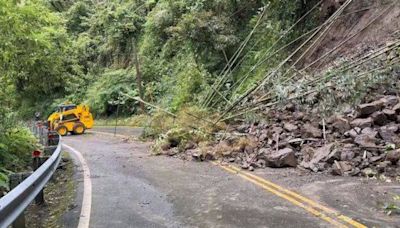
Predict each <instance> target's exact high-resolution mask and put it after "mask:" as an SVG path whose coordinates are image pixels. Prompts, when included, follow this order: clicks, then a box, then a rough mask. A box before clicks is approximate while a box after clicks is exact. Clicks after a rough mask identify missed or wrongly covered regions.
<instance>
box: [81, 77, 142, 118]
mask: <svg viewBox="0 0 400 228" xmlns="http://www.w3.org/2000/svg"><path fill="white" fill-rule="evenodd" d="M134 83H135V73H134V72H133V71H132V70H108V71H106V72H104V73H103V74H102V75H101V76H100V77H99V78H98V80H97V81H96V82H94V83H93V84H92V85H91V86H90V87H89V89H88V92H87V95H86V97H87V100H86V102H85V103H88V104H91V108H92V110H93V111H94V113H97V114H100V115H101V114H108V115H111V114H112V113H114V112H115V111H116V108H117V107H116V105H114V104H110V102H112V101H117V100H119V98H120V96H121V93H128V94H130V95H131V96H137V92H136V90H135V84H134ZM136 103H137V102H136V101H128V102H126V103H125V104H124V105H123V106H122V107H121V109H120V111H121V113H125V114H131V113H134V112H135V111H136V108H137V105H136Z"/></svg>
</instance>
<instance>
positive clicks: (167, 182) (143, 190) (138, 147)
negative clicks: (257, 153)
mask: <svg viewBox="0 0 400 228" xmlns="http://www.w3.org/2000/svg"><path fill="white" fill-rule="evenodd" d="M94 131H96V132H106V133H105V134H101V133H90V132H89V133H87V134H85V135H83V136H68V137H64V138H63V140H64V143H65V144H66V145H68V146H70V147H73V148H74V149H75V150H76V151H78V152H79V153H81V154H82V156H83V158H84V159H85V161H86V162H87V166H88V169H90V173H91V175H90V181H91V184H92V186H91V195H90V197H91V210H90V227H332V224H331V223H328V222H326V221H325V220H323V219H321V218H320V217H318V216H315V215H313V214H312V213H310V212H309V211H307V210H305V209H304V208H302V207H299V206H296V205H294V204H293V203H292V202H290V201H288V200H285V199H284V198H282V197H277V195H275V194H271V193H270V192H267V191H265V189H263V188H260V187H259V186H257V185H256V184H254V183H252V182H251V181H249V180H246V179H244V178H242V177H240V176H238V175H234V174H232V173H229V172H226V171H225V170H223V169H221V168H220V167H218V166H215V165H212V164H211V163H197V162H187V161H186V162H185V161H182V160H179V159H175V158H170V157H162V156H161V157H158V156H150V155H149V154H150V153H149V145H148V144H147V143H142V142H137V141H133V140H128V139H124V138H123V137H112V136H111V134H110V132H112V130H111V129H109V128H97V129H95V130H94ZM107 132H108V133H107ZM139 133H140V130H132V129H128V128H126V129H125V130H123V131H122V130H121V131H119V135H123V134H126V135H129V136H137V134H139ZM67 151H68V149H67ZM78 163H79V162H78V161H77V164H78ZM78 171H82V170H81V169H79V168H78ZM255 174H257V175H258V176H260V177H264V178H265V179H270V180H272V181H274V182H275V183H278V184H280V185H281V186H284V187H286V188H289V189H292V190H295V191H297V192H300V193H301V194H303V195H305V196H307V197H310V198H311V199H313V200H315V201H317V202H321V203H323V204H324V205H327V206H329V207H332V208H335V209H337V210H339V211H340V212H342V213H344V214H345V215H348V216H350V217H352V218H354V219H356V220H357V221H359V222H362V223H363V224H366V225H368V226H378V227H399V224H400V220H399V217H389V216H386V215H385V214H384V213H382V212H381V211H380V210H379V208H378V207H377V206H378V205H377V203H376V202H377V200H387V199H388V196H389V195H390V194H392V193H393V194H398V193H400V188H399V186H398V185H394V184H390V183H387V184H385V183H382V182H376V181H365V180H361V179H355V178H352V179H348V178H326V177H322V176H316V175H312V176H309V175H304V174H302V173H299V171H297V170H295V169H284V170H276V169H275V170H274V169H266V170H259V171H257V172H256V173H255ZM82 176H83V175H82V174H79V172H78V174H77V175H76V177H77V178H79V180H78V183H80V185H79V186H80V187H79V189H78V194H77V205H78V206H77V207H76V208H75V209H80V206H79V204H80V201H82V194H83V192H84V191H83V190H82V188H83V181H82ZM374 197H375V198H374ZM76 214H77V213H76V210H75V213H72V215H71V214H69V215H68V216H67V218H68V219H69V220H74V219H73V218H71V216H73V215H75V216H76ZM78 220H79V218H77V219H75V222H71V221H70V222H67V223H65V224H66V226H67V227H76V224H77V222H78Z"/></svg>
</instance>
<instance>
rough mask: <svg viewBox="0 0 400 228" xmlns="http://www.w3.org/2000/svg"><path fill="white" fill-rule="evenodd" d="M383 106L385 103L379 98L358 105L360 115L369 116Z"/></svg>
mask: <svg viewBox="0 0 400 228" xmlns="http://www.w3.org/2000/svg"><path fill="white" fill-rule="evenodd" d="M383 106H384V103H383V102H382V101H379V100H378V101H374V102H372V103H368V104H361V105H359V106H357V112H358V117H367V116H369V115H371V114H372V113H374V112H376V111H379V110H381V108H382V107H383Z"/></svg>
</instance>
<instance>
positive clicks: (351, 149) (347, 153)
mask: <svg viewBox="0 0 400 228" xmlns="http://www.w3.org/2000/svg"><path fill="white" fill-rule="evenodd" d="M355 156H356V153H355V146H354V144H348V145H344V146H342V147H341V153H340V160H341V161H351V160H352V159H353V158H355Z"/></svg>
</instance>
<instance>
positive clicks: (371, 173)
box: [361, 168, 377, 177]
mask: <svg viewBox="0 0 400 228" xmlns="http://www.w3.org/2000/svg"><path fill="white" fill-rule="evenodd" d="M361 174H362V175H363V176H365V177H374V176H376V174H377V172H376V171H375V170H373V169H371V168H365V169H363V170H362V171H361Z"/></svg>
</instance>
